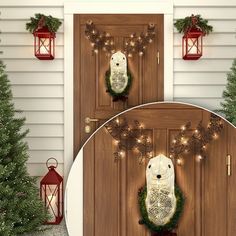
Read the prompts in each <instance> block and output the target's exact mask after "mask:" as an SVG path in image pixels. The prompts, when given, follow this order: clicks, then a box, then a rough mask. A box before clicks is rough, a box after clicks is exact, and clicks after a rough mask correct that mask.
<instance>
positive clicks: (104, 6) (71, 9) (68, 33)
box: [64, 0, 174, 235]
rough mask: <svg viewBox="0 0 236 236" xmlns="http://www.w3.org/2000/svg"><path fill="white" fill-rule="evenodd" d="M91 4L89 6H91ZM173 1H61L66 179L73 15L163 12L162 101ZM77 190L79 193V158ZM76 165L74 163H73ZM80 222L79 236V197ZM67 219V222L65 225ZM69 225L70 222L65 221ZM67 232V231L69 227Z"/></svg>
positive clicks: (168, 72)
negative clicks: (62, 4)
mask: <svg viewBox="0 0 236 236" xmlns="http://www.w3.org/2000/svg"><path fill="white" fill-rule="evenodd" d="M91 4H93V5H92V7H91ZM173 9H174V4H173V0H159V1H158V2H154V1H151V0H149V1H148V2H136V3H135V4H134V2H133V1H132V0H126V1H124V2H122V1H119V2H78V1H72V2H65V3H64V179H65V181H66V180H67V178H68V175H69V171H70V168H71V166H72V164H73V161H74V154H73V149H74V144H73V133H74V131H73V130H74V126H73V91H74V89H73V78H74V67H73V62H74V46H73V43H74V16H73V15H74V14H93V13H94V14H95V13H96V14H106V13H107V14H108V13H110V14H163V15H164V42H165V44H164V101H173ZM76 159H77V161H79V162H80V165H79V166H80V176H78V178H79V179H78V180H77V189H78V188H79V189H80V190H81V191H79V192H81V193H82V192H83V159H82V158H76ZM77 164H78V163H77ZM66 199H67V188H66V193H65V219H66V221H67V219H68V216H67V213H68V212H67V204H68V202H67V201H66ZM79 199H80V204H79V206H78V211H80V224H79V225H78V224H77V225H76V232H77V235H83V196H82V194H81V196H79ZM68 223H69V222H68V221H67V224H68ZM69 225H70V223H69ZM70 226H71V225H70ZM69 231H70V230H69Z"/></svg>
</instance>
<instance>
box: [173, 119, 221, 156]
mask: <svg viewBox="0 0 236 236" xmlns="http://www.w3.org/2000/svg"><path fill="white" fill-rule="evenodd" d="M190 126H191V124H190V123H187V124H186V125H185V126H182V127H181V131H180V132H179V134H178V135H176V137H175V138H174V140H173V141H172V146H171V149H170V153H171V155H172V159H176V160H178V158H179V157H180V156H181V155H182V154H183V153H188V152H189V151H192V152H194V154H197V153H200V154H197V155H196V157H197V160H202V159H204V158H205V156H206V153H205V152H206V145H207V144H208V143H210V142H211V141H212V140H213V139H216V138H218V136H219V133H220V132H221V131H222V129H223V124H222V122H221V119H220V118H219V117H218V116H215V115H214V114H212V115H211V117H210V122H209V124H208V126H207V128H205V127H204V126H203V125H202V122H200V123H199V124H198V126H197V128H196V129H195V130H194V131H193V134H192V135H189V132H188V134H187V131H188V130H189V131H190ZM184 127H185V128H184ZM187 135H188V136H187Z"/></svg>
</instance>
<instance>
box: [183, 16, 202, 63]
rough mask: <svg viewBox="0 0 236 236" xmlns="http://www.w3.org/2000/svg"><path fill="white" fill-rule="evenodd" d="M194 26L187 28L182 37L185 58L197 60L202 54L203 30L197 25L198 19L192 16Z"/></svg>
mask: <svg viewBox="0 0 236 236" xmlns="http://www.w3.org/2000/svg"><path fill="white" fill-rule="evenodd" d="M191 21H192V26H191V27H190V28H188V29H187V31H186V32H185V34H184V36H183V39H182V55H183V59H184V60H197V59H199V58H200V57H201V56H202V37H203V36H204V33H203V31H202V30H201V29H200V28H199V27H197V26H196V25H197V23H198V20H197V18H196V17H195V16H194V15H192V16H191Z"/></svg>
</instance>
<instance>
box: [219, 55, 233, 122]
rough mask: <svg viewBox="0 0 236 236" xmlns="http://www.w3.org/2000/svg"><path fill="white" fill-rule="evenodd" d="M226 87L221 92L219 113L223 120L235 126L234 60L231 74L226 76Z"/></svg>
mask: <svg viewBox="0 0 236 236" xmlns="http://www.w3.org/2000/svg"><path fill="white" fill-rule="evenodd" d="M227 81H228V82H227V85H226V89H225V90H224V92H223V98H224V100H225V101H224V102H222V103H221V106H222V109H220V110H218V111H219V112H221V113H223V114H224V115H225V118H226V119H227V120H228V121H230V122H231V123H232V124H234V125H236V59H235V60H234V61H233V65H232V67H231V72H229V73H228V75H227Z"/></svg>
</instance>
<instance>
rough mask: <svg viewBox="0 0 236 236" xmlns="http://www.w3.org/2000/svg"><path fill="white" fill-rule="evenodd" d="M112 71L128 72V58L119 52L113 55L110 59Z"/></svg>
mask: <svg viewBox="0 0 236 236" xmlns="http://www.w3.org/2000/svg"><path fill="white" fill-rule="evenodd" d="M110 67H111V71H124V73H126V70H127V58H126V56H125V54H124V53H122V52H121V51H118V52H116V53H114V54H112V56H111V59H110Z"/></svg>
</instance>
